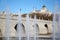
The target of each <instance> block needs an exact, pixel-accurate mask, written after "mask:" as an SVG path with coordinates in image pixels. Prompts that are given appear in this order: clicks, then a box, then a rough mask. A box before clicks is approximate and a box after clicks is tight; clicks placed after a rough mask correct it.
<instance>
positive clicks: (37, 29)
mask: <svg viewBox="0 0 60 40" xmlns="http://www.w3.org/2000/svg"><path fill="white" fill-rule="evenodd" d="M34 26H36V31H37V33H38V32H39V26H38V24H34V25H33V27H34Z"/></svg>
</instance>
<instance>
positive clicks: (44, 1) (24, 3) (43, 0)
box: [0, 0, 60, 13]
mask: <svg viewBox="0 0 60 40" xmlns="http://www.w3.org/2000/svg"><path fill="white" fill-rule="evenodd" d="M56 4H57V6H58V7H57V9H58V11H60V8H59V7H60V5H59V4H60V0H0V11H5V10H6V8H7V7H8V8H9V10H10V12H11V13H17V12H18V11H19V10H20V9H21V13H29V12H31V11H33V9H34V8H36V10H41V8H42V6H43V5H46V7H47V9H48V10H49V11H51V12H53V13H54V12H55V11H54V8H55V6H56Z"/></svg>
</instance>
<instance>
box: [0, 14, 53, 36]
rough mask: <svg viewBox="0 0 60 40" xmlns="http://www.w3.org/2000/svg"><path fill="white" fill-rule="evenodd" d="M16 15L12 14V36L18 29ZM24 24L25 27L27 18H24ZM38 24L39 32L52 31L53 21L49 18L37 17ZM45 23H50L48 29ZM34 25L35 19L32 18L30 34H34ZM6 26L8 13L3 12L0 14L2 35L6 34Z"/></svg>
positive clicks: (46, 32)
mask: <svg viewBox="0 0 60 40" xmlns="http://www.w3.org/2000/svg"><path fill="white" fill-rule="evenodd" d="M17 17H18V16H16V15H14V16H13V15H11V24H10V25H11V26H10V27H11V32H10V33H11V36H16V30H15V28H14V27H15V25H16V24H17V23H18V20H17ZM22 24H23V25H24V27H26V18H22ZM37 24H38V27H39V31H38V34H48V33H52V21H49V20H40V19H37ZM45 24H47V25H48V30H47V28H46V27H45V26H44V25H45ZM33 25H34V19H32V18H30V34H33V28H34V27H33ZM5 27H6V15H5V14H1V15H0V30H1V32H0V33H2V36H4V32H5Z"/></svg>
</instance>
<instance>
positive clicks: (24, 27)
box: [14, 24, 25, 32]
mask: <svg viewBox="0 0 60 40" xmlns="http://www.w3.org/2000/svg"><path fill="white" fill-rule="evenodd" d="M17 25H18V24H16V25H15V27H14V28H15V30H16V31H17ZM21 25H22V29H23V31H24V32H25V27H24V25H23V24H21Z"/></svg>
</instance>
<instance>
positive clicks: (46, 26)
mask: <svg viewBox="0 0 60 40" xmlns="http://www.w3.org/2000/svg"><path fill="white" fill-rule="evenodd" d="M44 27H45V28H46V29H47V33H48V25H47V24H45V25H44Z"/></svg>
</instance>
